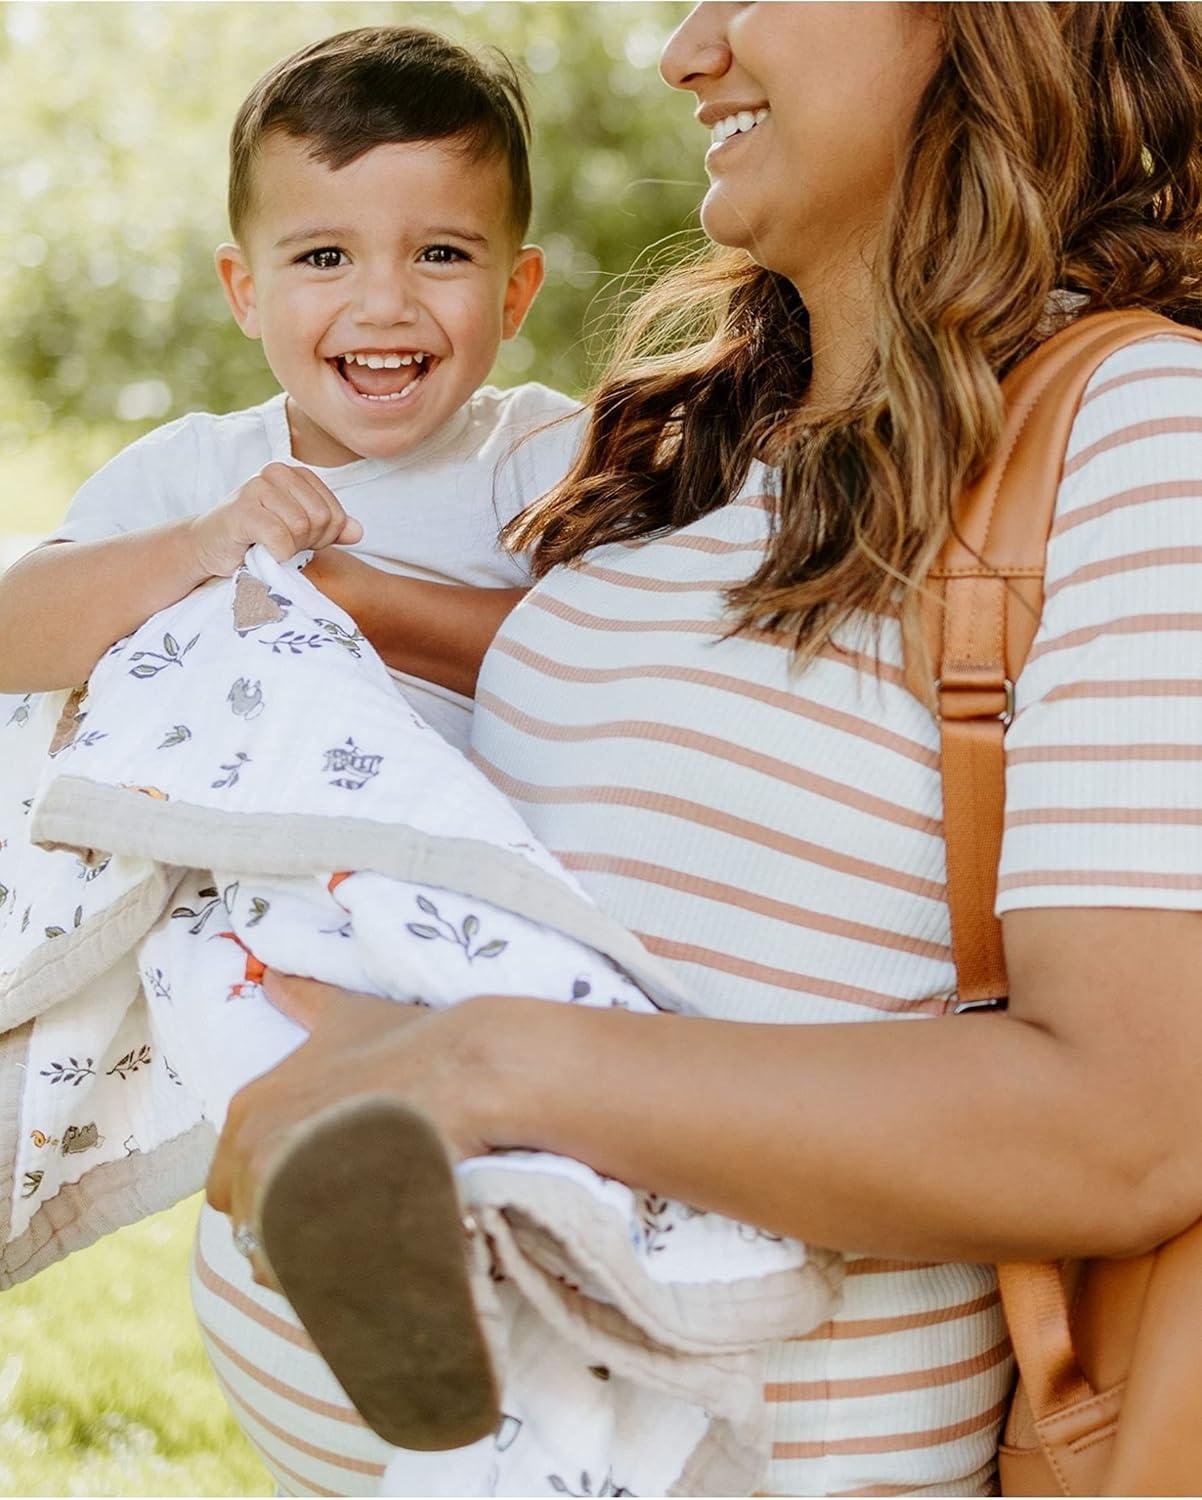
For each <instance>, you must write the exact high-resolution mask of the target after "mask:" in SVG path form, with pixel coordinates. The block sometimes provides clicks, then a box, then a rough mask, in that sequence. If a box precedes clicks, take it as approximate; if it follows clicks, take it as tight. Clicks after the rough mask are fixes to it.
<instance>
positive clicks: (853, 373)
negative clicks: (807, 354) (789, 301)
mask: <svg viewBox="0 0 1202 1500" xmlns="http://www.w3.org/2000/svg"><path fill="white" fill-rule="evenodd" d="M794 285H795V286H796V287H797V290H798V292H799V293H800V295H801V299H802V301H803V302H804V303H805V306H806V311H807V313H808V314H809V322H810V351H811V358H812V362H813V374H812V375H811V377H810V384H809V388H808V390H807V392H806V401H805V404H806V407H807V408H809V409H812V410H813V411H814V412H815V413H826V412H834V411H839V410H842V409H843V408H845V407H846V406H847V404H848V403H849V401H850V400H851V399H852V397H853V396H854V395H855V392H856V390H857V389H858V388H859V385H860V382H861V380H862V379H863V376H864V373H865V371H866V370H867V368H868V364H869V362H870V360H871V358H872V353H873V347H874V339H873V297H872V268H871V257H870V255H869V254H868V253H866V251H865V250H863V249H861V250H860V251H858V252H856V253H853V254H851V255H849V256H847V257H845V258H843V259H842V260H840V261H838V262H837V263H831V264H829V265H828V266H826V267H825V268H824V269H823V270H822V271H821V272H820V274H816V275H815V274H812V268H807V274H806V276H805V277H804V278H799V279H796V280H794Z"/></svg>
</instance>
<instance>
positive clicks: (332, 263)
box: [300, 245, 346, 271]
mask: <svg viewBox="0 0 1202 1500" xmlns="http://www.w3.org/2000/svg"><path fill="white" fill-rule="evenodd" d="M345 259H346V255H345V252H344V251H342V250H337V249H335V247H334V246H333V245H323V246H322V247H321V248H320V249H319V250H309V251H307V252H306V253H305V254H304V255H302V256H301V257H300V263H301V264H302V265H306V266H314V267H315V268H316V269H317V270H319V271H332V270H334V269H335V267H337V266H339V265H341V264H342V262H343V261H344V260H345Z"/></svg>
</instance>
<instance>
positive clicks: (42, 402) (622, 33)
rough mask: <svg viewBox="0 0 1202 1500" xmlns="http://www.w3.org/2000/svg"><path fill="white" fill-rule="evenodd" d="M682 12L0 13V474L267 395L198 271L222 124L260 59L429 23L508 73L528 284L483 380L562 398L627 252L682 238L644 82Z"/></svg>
mask: <svg viewBox="0 0 1202 1500" xmlns="http://www.w3.org/2000/svg"><path fill="white" fill-rule="evenodd" d="M684 11H685V7H684V6H683V5H681V4H665V3H660V0H644V3H636V4H626V3H604V4H595V3H584V4H564V3H546V4H521V3H517V4H513V3H492V4H471V3H442V4H439V3H426V0H421V3H414V4H367V3H361V0H348V3H325V0H318V3H309V4H294V3H246V0H242V3H211V4H195V3H180V4H162V3H140V4H131V3H95V0H93V3H82V4H81V3H65V4H56V5H41V4H24V3H8V4H2V5H0V78H2V80H3V82H2V87H0V194H2V200H0V201H3V204H4V212H3V223H2V224H0V250H2V253H0V327H2V328H3V342H2V344H0V454H4V455H5V456H6V457H7V458H8V459H9V460H10V461H12V460H14V459H18V458H19V455H20V453H21V451H22V449H23V448H24V447H25V446H27V445H33V446H35V447H42V446H45V443H46V441H47V439H49V440H50V441H51V442H52V443H53V444H54V445H55V446H56V448H57V449H58V451H59V453H60V454H62V453H65V452H76V451H77V452H78V453H79V455H80V460H79V465H78V466H82V462H83V454H84V452H85V450H87V451H88V452H89V453H90V452H94V450H95V448H96V434H97V431H98V429H102V430H103V431H104V432H105V434H106V437H109V438H111V439H113V440H112V441H105V442H103V443H102V444H101V446H102V447H106V448H110V449H111V448H112V447H116V446H119V445H120V444H121V443H123V442H127V441H130V440H131V439H132V438H134V437H136V436H137V435H138V434H139V433H141V432H143V431H145V430H146V429H147V428H149V427H152V426H154V425H156V424H157V423H159V422H162V421H165V420H167V419H169V418H171V417H173V416H177V415H179V414H181V413H182V412H185V411H188V410H195V409H198V408H209V409H214V410H228V409H231V408H235V407H239V406H244V405H247V404H250V403H253V402H256V401H260V400H262V399H264V398H265V397H266V396H267V395H269V394H270V393H271V391H272V389H273V382H272V379H271V376H270V373H269V372H268V371H267V368H266V366H265V364H264V362H263V360H262V356H261V353H260V351H259V349H258V346H257V345H255V344H252V343H249V342H248V341H247V340H245V339H243V337H242V335H241V334H240V333H239V332H238V331H237V329H236V328H235V327H234V324H233V322H232V320H231V319H230V316H229V314H228V311H227V310H226V307H225V304H224V301H223V299H222V297H221V295H220V292H219V289H218V286H217V281H216V277H215V275H214V272H213V268H212V252H213V247H214V246H215V245H216V244H217V243H218V242H219V241H220V240H222V239H224V238H227V237H228V228H227V225H226V220H225V210H224V200H225V171H226V142H227V137H228V132H229V127H230V124H231V122H232V120H233V117H234V114H235V112H236V110H237V107H238V104H239V103H240V101H241V99H242V97H243V96H244V95H245V93H246V91H247V90H248V89H249V87H250V85H251V84H252V83H253V82H254V80H255V79H256V78H257V77H258V76H259V74H260V73H261V72H262V71H263V70H264V69H265V68H266V67H268V66H269V65H270V64H271V63H272V62H274V61H275V60H276V59H277V58H279V57H281V56H283V55H285V54H286V53H288V52H291V51H292V50H293V49H295V48H297V47H299V46H301V45H303V44H304V43H306V42H308V41H311V40H313V39H314V38H316V37H319V36H323V35H328V34H330V33H332V32H335V31H341V30H345V29H347V28H349V27H353V26H361V25H368V24H372V25H375V24H381V23H391V22H403V23H415V24H422V25H429V26H434V27H436V28H437V29H439V30H441V31H443V32H445V33H446V34H448V35H450V36H452V37H454V38H456V39H457V40H461V41H464V42H467V43H468V44H472V45H479V44H495V45H498V46H500V47H503V48H504V49H505V50H506V51H507V52H508V53H509V54H510V55H511V56H512V57H513V58H514V59H515V60H516V61H517V62H518V63H519V64H520V65H521V66H522V67H523V68H524V70H525V73H526V76H527V78H528V81H529V90H530V96H531V102H532V106H533V112H534V118H535V125H536V142H535V155H534V183H535V223H534V238H536V239H537V240H538V242H539V243H541V244H542V245H543V246H544V247H545V249H546V252H547V261H548V276H547V284H546V287H545V289H544V291H543V293H542V295H541V297H540V299H539V302H538V304H536V307H535V309H534V312H533V313H532V315H531V317H530V319H529V321H528V323H527V326H526V330H525V331H524V333H523V335H522V336H521V337H520V338H519V339H517V340H515V341H513V343H511V344H509V345H507V346H506V347H505V352H504V354H503V356H502V359H501V361H500V362H499V364H498V368H497V370H496V372H495V375H494V378H495V379H496V380H498V381H499V382H500V383H501V384H510V383H512V382H513V381H515V380H521V379H527V378H534V377H537V378H539V379H542V380H544V381H547V382H548V383H550V384H555V385H559V386H561V387H566V388H568V389H573V390H580V389H581V388H582V387H583V386H584V385H585V384H586V383H587V381H588V378H589V374H590V354H591V356H592V357H593V358H594V359H595V358H596V357H597V354H598V341H597V339H596V338H594V339H592V341H591V347H590V340H589V338H588V337H587V334H588V330H589V329H590V327H591V328H593V329H594V331H595V329H596V327H597V324H598V322H599V321H600V322H604V321H605V313H606V310H607V309H608V310H609V311H611V312H612V310H613V306H614V305H615V303H614V299H615V298H620V297H621V295H622V294H623V292H624V291H625V290H628V289H629V287H630V279H629V278H627V279H626V280H622V279H621V278H623V277H624V276H625V273H627V272H628V270H629V268H630V267H631V265H632V264H633V263H634V262H635V261H636V260H637V259H638V258H639V257H640V255H641V254H642V253H643V252H645V251H647V249H648V247H650V246H655V245H658V246H660V249H661V254H664V253H666V254H667V255H669V256H671V255H673V254H674V253H675V252H676V250H677V249H679V250H680V251H681V252H683V251H684V250H685V249H686V248H687V247H688V245H689V244H690V243H691V242H693V241H694V239H695V237H696V231H695V224H696V206H697V203H698V201H699V199H700V196H701V188H702V186H703V183H704V172H703V168H702V157H703V153H704V148H705V141H704V137H703V135H702V133H701V131H700V130H699V129H698V127H697V126H696V124H695V123H694V122H693V120H692V118H691V101H690V100H688V99H685V98H683V97H682V96H680V95H679V94H674V93H672V92H671V91H670V90H669V89H668V88H667V87H666V86H665V85H664V84H663V82H662V80H661V79H660V78H659V76H658V74H657V71H656V58H657V55H658V52H659V48H660V46H661V44H662V42H663V40H664V38H665V37H666V36H667V35H668V33H669V32H670V30H671V29H672V27H673V26H674V25H675V24H676V23H677V22H678V21H679V19H680V18H681V16H682V15H683V14H684ZM68 466H70V465H68ZM62 499H63V500H65V499H66V497H65V496H63V497H62ZM0 507H3V508H4V509H7V507H6V506H4V505H3V501H0ZM10 524H11V522H10Z"/></svg>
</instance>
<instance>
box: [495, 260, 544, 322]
mask: <svg viewBox="0 0 1202 1500" xmlns="http://www.w3.org/2000/svg"><path fill="white" fill-rule="evenodd" d="M545 274H546V267H545V265H544V264H543V252H542V251H541V250H540V249H539V248H538V246H537V245H523V246H522V248H521V249H520V250H519V251H518V254H517V259H516V260H515V261H514V263H513V270H512V271H510V273H509V281H508V282H507V283H506V286H505V306H504V321H503V324H502V333H501V337H502V338H506V339H511V338H513V336H514V334H515V333H517V331H518V329H519V328H521V326H522V323H523V322H524V321H525V317H526V314H527V313H528V312H529V311H530V304H531V303H532V302H533V301H534V298H535V296H536V295H537V293H538V289H539V287H540V286H542V284H543V276H544V275H545Z"/></svg>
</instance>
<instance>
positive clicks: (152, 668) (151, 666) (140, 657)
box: [129, 632, 200, 677]
mask: <svg viewBox="0 0 1202 1500" xmlns="http://www.w3.org/2000/svg"><path fill="white" fill-rule="evenodd" d="M198 640H200V636H199V634H198V635H194V636H193V637H192V639H191V640H190V641H189V642H188V644H187V645H186V646H181V645H180V644H179V642H178V641H177V640H176V639H175V637H174V636H173V635H172V634H170V632H168V633H167V634H166V635H165V636H164V637H163V649H162V650H161V651H135V652H134V653H133V654H132V655H131V657H130V658H129V659H130V661H136V662H137V663H138V666H136V667H130V669H129V675H130V676H131V677H157V676H158V675H159V673H160V672H163V671H166V669H167V668H168V667H182V666H183V664H184V657H185V656H187V654H188V652H189V651H191V649H192V647H193V646H195V644H196V642H197V641H198ZM156 663H157V665H156Z"/></svg>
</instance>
